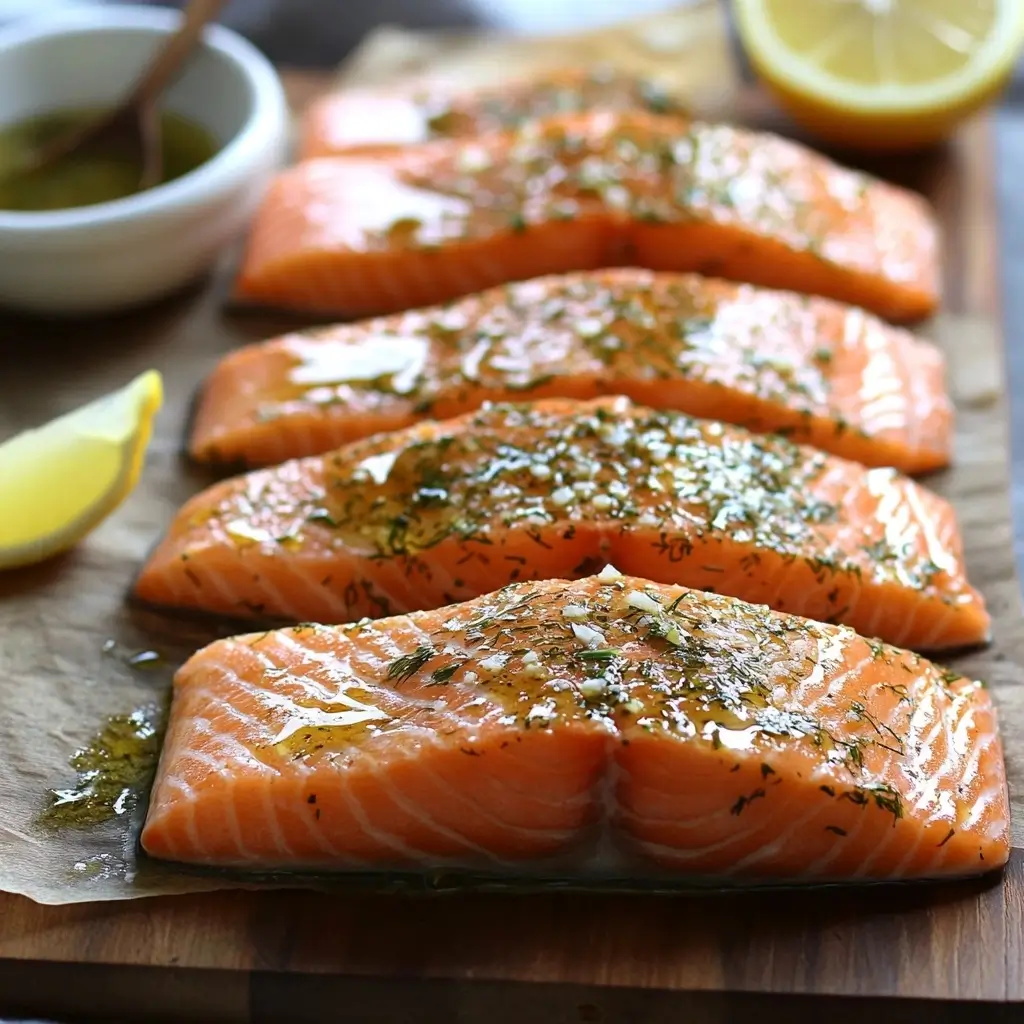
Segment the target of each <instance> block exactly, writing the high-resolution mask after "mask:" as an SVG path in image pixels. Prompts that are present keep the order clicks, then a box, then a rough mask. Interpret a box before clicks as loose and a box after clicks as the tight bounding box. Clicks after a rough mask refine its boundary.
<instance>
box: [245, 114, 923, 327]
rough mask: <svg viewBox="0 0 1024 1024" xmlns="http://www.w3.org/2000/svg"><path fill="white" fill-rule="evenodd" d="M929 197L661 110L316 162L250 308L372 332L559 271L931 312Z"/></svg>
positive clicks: (892, 313)
mask: <svg viewBox="0 0 1024 1024" xmlns="http://www.w3.org/2000/svg"><path fill="white" fill-rule="evenodd" d="M937 250H938V241H937V229H936V225H935V220H934V217H933V215H932V213H931V212H930V210H929V208H928V206H927V204H926V203H925V201H924V199H923V198H921V197H920V196H918V195H915V194H912V193H910V192H907V191H905V190H903V189H900V188H897V187H896V186H893V185H889V184H886V183H884V182H881V181H878V180H876V179H874V178H870V177H868V176H866V175H864V174H861V173H858V172H855V171H851V170H846V169H845V168H842V167H839V166H837V165H836V164H834V163H832V162H831V161H829V160H828V159H826V158H825V157H823V156H821V155H820V154H817V153H814V152H813V151H811V150H809V149H807V148H805V147H803V146H801V145H799V144H797V143H794V142H790V141H788V140H786V139H783V138H780V137H778V136H775V135H770V134H766V133H758V132H751V131H748V130H745V129H742V128H736V127H732V126H729V125H716V124H705V123H701V122H696V121H694V122H689V123H685V122H680V121H679V120H678V119H675V118H670V117H658V116H656V115H651V114H645V113H638V112H632V113H608V112H598V113H592V114H581V115H570V116H566V117H554V118H547V119H541V120H537V121H531V122H529V123H528V124H526V125H524V126H523V128H522V129H520V130H519V131H518V132H515V133H506V134H502V135H494V136H483V137H481V138H479V139H473V140H461V139H457V140H452V141H449V142H434V143H429V144H427V145H424V146H419V147H416V146H412V147H407V148H405V149H402V150H400V151H398V152H395V153H392V154H390V155H388V156H382V157H377V158H359V157H324V158H321V159H317V160H307V161H304V162H303V163H301V164H299V165H298V166H296V167H292V168H290V169H288V170H286V171H284V172H283V173H282V174H281V175H279V176H278V178H277V179H276V181H275V182H274V184H273V185H272V187H271V189H270V191H269V193H268V195H267V196H266V198H265V200H264V202H263V204H262V206H261V209H260V211H259V212H258V214H257V216H256V219H255V222H254V224H253V228H252V231H251V234H250V236H249V240H248V245H247V248H246V252H245V256H244V260H243V265H242V270H241V274H240V276H239V278H238V281H237V283H236V297H237V298H238V299H239V300H241V301H244V302H250V303H261V304H269V305H274V306H280V307H286V308H291V309H295V310H300V311H303V312H306V313H313V314H317V315H326V314H332V313H336V314H343V315H345V316H367V315H372V314H376V313H389V312H395V311H398V310H402V309H410V308H412V307H414V306H424V305H430V304H433V303H438V302H444V301H447V300H449V299H453V298H456V297H459V296H462V295H467V294H469V293H471V292H476V291H481V290H483V289H485V288H489V287H492V286H494V285H498V284H503V283H507V282H509V281H519V280H523V279H525V278H530V277H538V276H541V275H544V274H552V273H564V272H567V271H577V270H594V269H599V268H602V267H609V266H627V265H628V266H639V267H645V268H648V269H651V270H668V271H677V272H680V271H696V272H699V273H702V274H705V275H707V276H714V277H724V278H728V279H730V280H739V281H747V282H750V283H752V284H758V285H763V286H766V287H775V288H790V289H793V290H796V291H800V292H805V293H808V294H818V295H823V296H826V297H830V298H834V299H837V300H839V301H842V302H849V303H851V304H853V305H858V306H863V307H864V308H866V309H869V310H871V311H872V312H874V313H877V314H878V315H880V316H883V317H885V318H886V319H890V320H913V319H917V318H920V317H923V316H926V315H928V314H929V313H931V312H932V311H933V310H934V309H935V306H936V303H937V301H938V281H939V274H938V251H937Z"/></svg>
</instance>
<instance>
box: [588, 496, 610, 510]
mask: <svg viewBox="0 0 1024 1024" xmlns="http://www.w3.org/2000/svg"><path fill="white" fill-rule="evenodd" d="M590 504H591V505H593V506H594V508H596V509H597V510H598V511H599V512H607V511H608V509H610V508H611V507H612V505H614V504H615V501H614V500H613V499H612V498H611V497H609V496H608V495H607V494H595V495H594V497H593V498H592V499H591V501H590Z"/></svg>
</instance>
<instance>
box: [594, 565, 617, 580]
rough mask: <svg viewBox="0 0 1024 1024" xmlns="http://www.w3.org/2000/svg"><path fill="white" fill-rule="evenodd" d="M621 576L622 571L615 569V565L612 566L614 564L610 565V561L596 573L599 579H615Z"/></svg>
mask: <svg viewBox="0 0 1024 1024" xmlns="http://www.w3.org/2000/svg"><path fill="white" fill-rule="evenodd" d="M621 576H622V573H621V572H619V570H618V569H616V568H615V566H614V565H612V564H611V563H609V564H608V565H606V566H605V567H604V568H603V569H602V570H601V571H600V572H599V573H598V574H597V578H598V579H599V580H617V579H619V578H620V577H621Z"/></svg>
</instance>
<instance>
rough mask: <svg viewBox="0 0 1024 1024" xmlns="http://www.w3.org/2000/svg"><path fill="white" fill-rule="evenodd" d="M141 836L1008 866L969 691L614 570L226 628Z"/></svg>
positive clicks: (935, 672)
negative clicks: (390, 612) (433, 600)
mask: <svg viewBox="0 0 1024 1024" xmlns="http://www.w3.org/2000/svg"><path fill="white" fill-rule="evenodd" d="M142 845H143V847H144V848H145V850H146V851H147V852H148V853H149V854H150V855H152V856H154V857H160V858H165V859H170V860H174V861H181V862H192V863H196V864H203V865H209V866H221V867H238V868H243V869H245V868H248V869H261V868H263V869H265V868H285V869H293V870H301V869H303V868H317V869H321V870H323V869H327V870H361V869H371V870H372V869H382V868H406V869H408V868H412V869H435V868H443V867H448V866H468V867H473V868H484V869H490V870H494V871H499V872H512V873H519V874H528V873H530V872H531V871H535V872H538V871H539V872H543V871H545V870H551V869H552V868H554V869H556V870H557V869H558V868H559V867H561V868H563V870H564V869H566V868H568V869H571V870H572V872H573V873H574V875H576V876H577V877H582V878H587V877H594V876H600V875H602V874H605V875H608V874H610V875H613V876H615V875H618V876H620V877H621V876H622V875H626V874H628V875H629V876H630V877H634V878H637V877H641V878H642V877H645V875H649V876H652V877H666V876H667V877H701V876H704V877H707V876H711V877H720V878H723V879H734V880H736V881H758V880H779V879H782V880H791V881H801V882H826V881H849V882H852V881H869V880H870V881H880V880H895V879H918V878H940V877H951V876H958V875H973V874H979V873H982V872H986V871H990V870H994V869H998V868H1000V867H1001V866H1002V865H1004V864H1005V863H1006V861H1007V858H1008V855H1009V807H1008V800H1007V789H1006V773H1005V766H1004V763H1003V756H1002V749H1001V744H1000V740H999V735H998V731H997V726H996V718H995V710H994V708H993V706H992V703H991V700H990V699H989V696H988V693H987V691H986V690H985V689H984V688H983V687H982V685H981V684H980V683H977V682H972V681H970V680H968V679H965V678H962V677H960V676H958V675H957V674H956V673H954V672H949V671H946V670H943V669H940V668H938V667H937V666H935V665H933V664H931V663H930V662H928V661H925V660H924V659H923V658H921V657H920V656H919V655H917V654H911V653H909V652H907V651H902V650H899V649H897V648H893V647H888V646H886V645H884V644H881V643H879V642H877V641H873V640H866V639H864V638H863V637H860V636H857V634H856V633H854V632H853V631H852V630H851V629H848V628H846V627H842V626H831V625H825V624H822V623H818V622H812V621H808V620H806V619H800V618H798V617H796V616H791V615H781V614H778V613H774V612H771V611H769V610H768V609H766V608H764V607H762V606H756V605H750V604H746V603H744V602H742V601H737V600H734V599H731V598H726V597H721V596H716V595H711V594H705V593H701V592H697V591H692V590H686V589H684V588H682V587H670V586H664V585H660V584H656V583H651V582H649V581H647V580H643V579H637V578H631V577H628V576H627V577H623V576H619V575H618V574H617V573H615V571H614V570H609V569H606V570H604V571H603V572H602V573H601V574H599V575H598V576H592V577H590V578H588V579H584V580H580V581H578V582H565V581H557V580H553V581H546V582H536V583H520V584H515V585H512V586H509V587H506V588H504V589H502V590H500V591H498V592H497V593H494V594H489V595H487V596H484V597H481V598H478V599H477V600H475V601H471V602H469V603H466V604H460V605H455V606H452V607H448V608H442V609H439V610H437V611H430V612H417V613H415V614H413V615H409V616H399V617H395V618H389V619H383V620H380V621H364V622H361V623H356V624H354V625H345V626H336V627H329V626H315V625H301V626H295V627H292V628H289V629H282V630H278V631H272V632H264V633H252V634H249V635H246V636H238V637H233V638H230V639H226V640H219V641H217V642H216V643H214V644H212V645H210V646H209V647H206V648H204V649H203V650H201V651H199V652H198V653H197V654H195V655H194V656H193V657H192V658H191V659H190V660H189V661H188V662H187V663H186V664H185V665H184V666H183V668H182V669H181V670H180V671H179V672H178V674H177V678H176V680H175V688H174V699H173V704H172V708H171V716H170V726H169V729H168V732H167V737H166V741H165V745H164V750H163V754H162V757H161V761H160V767H159V770H158V773H157V778H156V783H155V786H154V789H153V794H152V800H151V803H150V808H149V816H148V818H147V821H146V825H145V828H144V830H143V832H142Z"/></svg>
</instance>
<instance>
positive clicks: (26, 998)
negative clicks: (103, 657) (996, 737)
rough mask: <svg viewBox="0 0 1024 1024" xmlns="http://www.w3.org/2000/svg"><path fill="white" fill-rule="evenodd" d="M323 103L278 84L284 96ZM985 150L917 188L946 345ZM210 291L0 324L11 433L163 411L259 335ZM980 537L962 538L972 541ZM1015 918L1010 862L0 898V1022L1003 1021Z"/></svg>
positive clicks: (979, 252)
mask: <svg viewBox="0 0 1024 1024" xmlns="http://www.w3.org/2000/svg"><path fill="white" fill-rule="evenodd" d="M321 84H322V82H321V80H310V79H308V78H292V80H291V82H290V86H291V91H292V95H293V97H294V98H300V97H305V96H308V95H309V94H310V93H311V91H313V90H315V89H316V88H319V87H320V85H321ZM990 145H991V131H990V126H989V125H988V124H987V123H986V122H980V123H978V124H976V125H974V126H973V127H972V128H971V129H970V130H969V131H968V132H967V133H965V134H964V135H963V136H962V137H961V139H960V140H959V142H958V144H957V146H956V147H954V148H953V149H952V150H951V151H950V152H949V153H948V154H947V155H946V156H945V157H944V158H942V160H941V161H940V162H939V163H935V164H930V165H927V166H925V167H923V168H922V167H918V168H916V170H914V173H915V174H923V178H922V180H923V181H925V182H927V183H928V187H929V190H930V191H931V192H932V193H933V195H934V196H935V197H936V198H937V199H938V201H939V202H940V207H941V209H942V210H943V216H944V218H945V220H946V223H947V228H948V229H952V230H954V231H955V232H956V237H957V238H958V239H959V240H960V243H961V244H959V245H957V246H956V247H955V252H954V254H953V256H952V259H953V260H954V262H953V264H952V266H951V270H950V273H949V275H948V281H947V306H948V307H949V309H950V310H951V311H952V312H953V313H954V314H955V315H956V316H957V317H958V318H959V319H958V321H957V323H958V324H974V325H978V324H983V325H987V329H989V330H991V328H992V327H993V322H994V318H995V315H996V308H997V302H998V296H997V292H996V289H995V287H994V280H995V278H994V275H993V274H992V273H991V267H992V262H993V261H994V259H995V256H994V249H993V246H994V244H995V223H996V211H995V206H994V199H993V176H992V172H991V162H990V159H989V156H988V154H989V147H990ZM222 286H223V282H221V284H220V285H214V286H212V287H211V288H210V289H207V290H206V291H201V292H196V291H193V292H190V293H188V294H186V295H184V296H180V297H178V298H177V299H175V300H172V301H169V302H167V303H164V304H162V305H160V306H159V307H157V308H155V309H151V310H147V311H144V312H140V313H138V314H134V315H131V316H125V317H120V318H116V319H115V320H112V321H109V322H97V323H92V324H84V325H75V326H67V325H49V326H42V325H38V324H29V323H27V322H22V321H18V322H16V321H5V322H2V323H0V358H2V359H4V360H7V362H6V363H4V364H2V365H3V366H4V371H3V373H2V374H0V409H2V410H3V413H4V414H5V415H7V416H9V417H13V418H14V419H18V418H21V419H23V420H24V421H25V422H28V421H29V420H30V419H40V418H45V416H47V415H51V414H52V413H53V412H55V411H56V410H57V408H58V407H59V406H60V405H61V404H64V403H66V402H67V400H68V397H69V396H77V395H79V394H80V393H86V392H90V391H95V390H97V381H102V380H106V379H108V378H109V379H115V378H116V379H123V378H124V377H126V376H128V375H130V373H131V372H134V371H135V370H136V369H138V368H141V367H142V366H144V365H148V364H149V362H150V361H152V359H153V358H154V357H156V356H159V357H160V358H162V359H164V360H165V361H166V360H168V356H169V354H170V353H174V352H176V351H180V352H181V360H180V361H181V365H175V364H174V363H173V362H171V361H168V362H167V374H168V381H169V394H170V395H171V396H172V397H171V398H170V403H171V404H172V405H173V406H174V407H175V408H179V409H180V408H183V405H184V403H185V401H186V400H187V397H188V390H189V389H188V387H186V384H185V382H186V381H187V380H190V379H192V377H194V374H193V373H192V371H191V370H190V369H189V364H188V354H189V353H191V354H192V355H194V354H195V352H196V351H197V350H198V349H197V345H198V344H199V342H197V340H196V339H197V336H199V335H202V338H203V339H204V340H203V342H202V344H203V345H209V346H210V351H214V350H217V349H220V348H227V347H230V346H231V345H234V344H238V342H239V341H240V340H244V338H245V337H246V336H250V335H251V336H258V335H260V334H264V333H267V332H268V331H269V330H271V329H272V325H271V323H270V322H269V321H264V320H261V319H251V318H250V319H247V320H242V321H239V320H225V318H224V317H222V316H221V313H220V301H221V295H220V293H219V292H218V291H217V288H218V287H222ZM30 338H31V339H32V347H31V352H32V354H31V355H30V354H29V350H26V349H25V348H24V346H25V342H26V339H30ZM19 347H20V348H21V350H22V354H21V355H20V357H19V359H18V361H17V362H15V361H13V357H12V353H14V352H15V350H16V349H18V348H19ZM39 353H42V355H41V356H40V355H39ZM58 353H59V354H60V357H61V358H60V359H57V358H55V357H56V355H57V354H58ZM38 358H43V359H45V360H46V365H47V369H46V374H47V387H46V389H45V390H44V391H40V390H39V389H38V388H37V389H36V391H35V392H33V390H32V382H33V381H37V380H38V379H39V374H40V371H39V368H38V366H35V367H32V366H30V362H29V360H32V359H38ZM86 371H88V373H89V374H90V375H91V376H88V377H86V376H85V375H86ZM2 426H3V422H2V420H0V427H2ZM177 431H180V424H179V425H178V426H177V427H175V428H173V429H171V428H167V429H165V431H164V434H163V435H161V436H159V437H158V438H157V440H156V442H155V445H154V452H155V455H154V459H155V463H156V467H157V468H156V470H155V472H157V473H158V474H159V473H163V472H164V469H163V468H161V467H164V464H165V463H169V462H170V461H171V460H173V459H176V450H177V446H178V444H179V442H180V434H179V433H177ZM172 435H173V436H172ZM995 443H1001V440H997V441H996V442H995ZM165 468H166V467H165ZM168 472H171V471H170V470H169V471H168ZM174 472H176V471H174ZM158 479H159V481H160V485H161V486H164V483H165V477H164V476H159V477H158ZM166 479H168V480H169V479H170V477H167V478H166ZM166 486H168V487H169V486H171V485H170V484H167V485H166ZM174 486H175V487H177V488H179V489H182V488H184V489H187V488H188V487H190V486H193V485H192V484H190V483H189V481H188V480H185V481H184V482H181V483H177V484H175V485H174ZM994 515H995V516H997V517H998V516H1002V519H998V520H993V529H995V532H996V537H995V539H994V540H993V541H992V544H993V545H1002V547H1003V548H1006V539H1005V531H1004V532H1003V533H1000V532H999V531H1000V530H1003V527H1004V526H1005V523H1006V510H1005V508H1004V509H1003V510H1002V511H1001V512H997V513H994ZM996 527H998V529H996ZM984 532H985V527H984V524H982V527H981V528H980V529H979V531H978V533H979V538H980V535H981V534H982V533H984ZM981 540H983V538H981V539H979V543H978V546H979V550H980V548H981ZM986 550H987V549H986ZM1000 550H1002V549H1000ZM986 557H988V558H990V559H991V558H992V554H991V552H990V553H989V554H988V555H987V556H986ZM1005 557H1006V558H1010V554H1009V551H1008V548H1007V550H1006V556H1005ZM996 561H998V551H997V552H996ZM76 571H77V570H76ZM995 575H996V576H998V588H999V589H998V593H999V595H1005V594H1009V593H1011V592H1012V593H1013V594H1016V584H1015V581H1014V578H1013V571H1012V568H1011V567H1009V566H1006V565H1004V566H1003V568H1002V574H1001V575H1000V574H999V573H998V572H995ZM40 585H49V583H48V582H47V581H46V580H43V582H42V583H40ZM993 585H996V583H994V584H993ZM2 596H3V595H2V593H0V597H2ZM1000 600H1002V597H1000ZM1004 603H1005V607H1003V608H1002V609H1001V612H1000V614H1001V615H1002V616H1003V618H1004V620H1005V622H1006V624H1007V631H1008V632H1006V633H1005V635H1004V636H1002V637H1001V641H1002V640H1008V642H1009V643H1010V645H1011V647H1015V649H1017V650H1020V649H1024V648H1021V646H1020V640H1021V636H1022V632H1024V631H1022V629H1021V628H1020V626H1019V623H1018V620H1019V618H1020V616H1019V610H1018V608H1017V606H1016V604H1015V603H1014V601H1012V600H1009V599H1007V601H1006V602H1004ZM1022 740H1024V738H1022ZM1022 906H1024V851H1020V850H1017V851H1015V852H1014V856H1013V860H1012V862H1011V864H1010V867H1009V869H1008V871H1007V872H1006V875H1005V877H1004V878H1003V879H1002V880H1000V879H992V878H988V879H981V880H974V881H968V882H963V883H955V884H950V885H944V886H941V887H933V886H906V887H899V888H891V887H890V888H874V889H860V890H831V891H823V890H817V891H813V892H807V891H803V892H798V891H793V892H774V893H771V892H758V893H747V894H728V895H722V894H718V895H700V896H693V895H689V896H674V897H654V896H637V895H579V894H567V893H561V894H558V893H553V894H545V895H528V896H522V895H520V896H509V895H500V894H490V895H451V896H444V897H435V898H430V899H410V898H398V897H371V896H364V895H355V896H324V895H322V894H316V893H310V892H284V891H277V892H259V893H244V892H229V893H221V894H201V895H193V896H187V897H178V898H161V899H153V900H144V901H133V902H131V903H127V904H123V903H122V904H118V903H113V904H109V903H108V904H89V905H73V906H67V907H58V908H52V907H40V906H38V905H35V904H32V903H30V902H29V901H27V900H24V899H20V898H14V897H0V1009H4V1010H6V1009H11V1010H20V1011H23V1012H34V1013H47V1014H50V1015H68V1016H70V1015H71V1014H73V1013H76V1012H80V1011H82V1009H83V1008H86V1007H87V1008H88V1009H89V1010H90V1012H92V1013H93V1014H95V1015H97V1016H98V1017H99V1018H101V1019H108V1020H109V1019H111V1018H114V1017H116V1016H118V1015H122V1014H124V1015H127V1014H128V1013H129V1012H130V1013H133V1014H136V1013H137V1014H145V1015H146V1016H147V1017H148V1018H150V1019H160V1018H162V1019H174V1020H189V1019H217V1020H250V1021H264V1020H265V1021H271V1020H284V1019H287V1020H290V1021H302V1020H321V1019H324V1013H325V1011H326V1012H329V1013H336V1012H340V1011H341V1010H342V1009H344V1010H346V1011H347V1012H348V1014H349V1015H350V1019H354V1020H366V1021H378V1020H380V1021H385V1020H406V1019H407V1020H413V1019H415V1020H460V1021H463V1020H464V1021H470V1020H477V1019H481V1020H487V1021H491V1022H494V1024H503V1022H505V1021H513V1020H515V1021H524V1020H525V1021H531V1022H532V1021H537V1022H545V1021H609V1020H618V1019H628V1020H651V1021H655V1020H657V1021H660V1020H666V1021H667V1020H681V1019H692V1020H716V1021H717V1020H722V1021H725V1020H734V1019H736V1020H738V1019H740V1015H741V1014H742V1015H743V1016H744V1018H745V1017H747V1016H748V1015H754V1014H758V1015H762V1014H764V1012H765V1009H766V1007H769V1006H770V1009H771V1011H772V1013H773V1014H775V1013H778V1014H780V1015H781V1014H782V1013H788V1014H790V1015H792V1014H793V1012H794V1011H797V1012H801V1011H805V1012H806V1011H810V1010H811V1009H813V1011H814V1012H815V1013H822V1014H824V1013H827V1014H828V1018H829V1020H830V1021H838V1022H843V1021H847V1020H850V1021H852V1020H854V1019H855V1018H856V1020H858V1021H861V1020H863V1019H864V1017H865V1015H868V1014H870V1015H871V1017H872V1018H873V1019H875V1020H877V1021H888V1020H892V1021H900V1022H912V1021H916V1020H921V1021H924V1020H928V1021H930V1022H935V1021H936V1020H939V1021H944V1020H953V1019H959V1018H960V1015H962V1014H964V1012H965V1008H964V1004H965V1002H969V1003H970V1006H969V1010H968V1011H966V1012H967V1013H968V1014H969V1015H968V1016H967V1017H966V1018H964V1019H978V1018H977V1017H976V1016H975V1014H978V1015H980V1014H981V1013H984V1014H985V1015H986V1019H988V1020H994V1021H998V1020H1004V1019H1005V1020H1020V1019H1021V1014H1022V1013H1024V1008H1022V1004H1024V910H1022ZM936 1000H938V1001H939V1002H938V1003H937V1002H935V1001H936ZM981 1002H984V1003H985V1004H987V1005H985V1006H984V1007H982V1006H981V1005H980V1003H981ZM958 1003H959V1005H957V1004H958ZM1013 1003H1015V1004H1016V1005H1011V1004H1013ZM768 1019H774V1017H773V1016H772V1017H769V1018H768Z"/></svg>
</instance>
